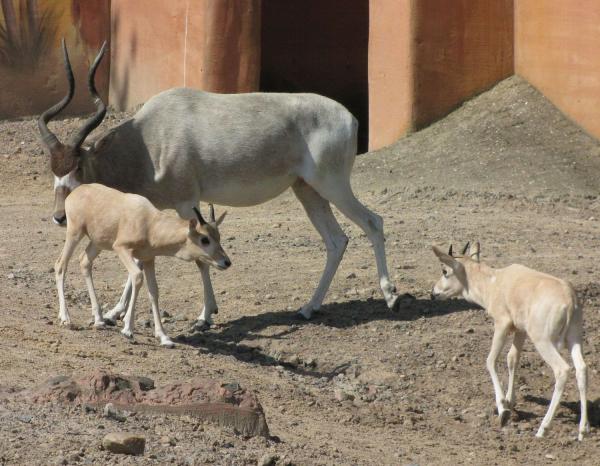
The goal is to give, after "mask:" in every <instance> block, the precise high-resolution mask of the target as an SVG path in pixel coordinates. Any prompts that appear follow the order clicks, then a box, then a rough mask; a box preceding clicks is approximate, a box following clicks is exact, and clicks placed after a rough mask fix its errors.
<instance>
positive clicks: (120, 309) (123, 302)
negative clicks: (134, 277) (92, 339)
mask: <svg viewBox="0 0 600 466" xmlns="http://www.w3.org/2000/svg"><path fill="white" fill-rule="evenodd" d="M134 261H135V263H136V264H137V266H138V267H139V269H140V270H142V269H143V268H144V264H142V262H141V261H139V260H137V259H134ZM131 287H132V284H131V276H129V275H127V281H126V282H125V286H124V287H123V293H122V294H121V297H120V298H119V302H118V303H117V305H116V306H115V307H113V308H112V309H111V310H110V311H109V312H107V313H106V314H105V315H104V320H105V321H106V322H107V323H109V324H112V325H114V324H116V322H117V320H118V319H122V318H123V316H124V315H125V311H126V310H127V307H128V306H129V298H130V297H131Z"/></svg>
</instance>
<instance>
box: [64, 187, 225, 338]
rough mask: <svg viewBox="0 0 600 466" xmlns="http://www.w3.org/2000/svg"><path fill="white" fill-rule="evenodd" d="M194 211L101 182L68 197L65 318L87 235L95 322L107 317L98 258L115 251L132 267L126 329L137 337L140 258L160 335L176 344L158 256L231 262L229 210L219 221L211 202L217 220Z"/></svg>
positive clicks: (84, 259)
mask: <svg viewBox="0 0 600 466" xmlns="http://www.w3.org/2000/svg"><path fill="white" fill-rule="evenodd" d="M194 210H195V213H196V216H197V219H192V220H183V219H181V218H179V217H177V216H175V215H172V214H168V213H166V212H161V211H159V210H158V209H156V208H155V207H154V206H153V205H152V204H151V203H150V201H149V200H148V199H146V198H145V197H142V196H139V195H136V194H125V193H122V192H120V191H117V190H115V189H112V188H108V187H106V186H103V185H100V184H95V183H94V184H85V185H81V186H79V187H78V188H77V189H75V190H74V191H73V192H72V193H71V194H70V195H69V196H68V197H67V199H66V202H65V212H66V216H67V219H68V222H67V238H66V241H65V246H64V248H63V251H62V254H61V255H60V258H59V259H58V261H57V262H56V266H55V271H56V284H57V287H58V297H59V302H60V312H59V318H60V320H61V322H62V323H63V324H66V325H68V324H69V323H70V318H69V313H68V311H67V306H66V303H65V294H64V274H65V272H66V270H67V265H68V263H69V259H70V258H71V256H72V254H73V252H74V251H75V248H76V247H77V244H79V242H80V241H81V239H82V238H83V237H84V236H87V237H88V238H89V239H90V243H89V245H88V246H87V248H86V250H85V251H84V252H83V253H82V254H81V257H80V264H81V271H82V273H83V275H84V277H85V281H86V284H87V287H88V291H89V294H90V301H91V303H92V313H93V316H94V326H96V327H102V326H104V325H105V322H104V320H103V319H102V315H101V314H100V306H99V305H98V299H97V298H96V293H95V291H94V283H93V281H92V263H93V261H94V259H95V258H96V257H97V256H98V254H99V253H100V251H101V250H113V251H115V252H116V253H117V254H118V256H119V258H120V259H121V261H122V262H123V264H124V265H125V267H126V268H127V270H128V272H129V277H130V279H131V282H132V283H133V290H132V293H133V294H132V296H131V300H130V302H129V308H128V310H127V314H126V316H125V325H124V327H123V330H122V333H123V334H124V335H125V336H127V337H132V336H133V323H134V318H135V301H136V298H137V295H138V293H139V290H140V287H141V286H142V281H143V277H142V270H140V267H138V265H137V264H136V262H135V260H134V259H137V260H138V261H140V263H141V264H142V269H143V274H144V275H145V276H146V281H147V284H148V293H149V295H150V300H151V302H152V314H153V317H154V334H155V336H156V337H157V338H159V339H160V342H161V344H162V345H164V346H173V342H172V341H171V340H170V339H169V337H168V336H167V335H166V334H165V331H164V329H163V327H162V323H161V321H160V314H159V308H158V287H157V285H156V277H155V273H154V258H155V257H156V256H175V257H178V258H179V259H183V260H185V261H201V262H203V263H205V264H208V265H213V266H215V267H216V268H218V269H220V270H224V269H226V268H228V267H229V266H230V265H231V262H230V260H229V258H228V257H227V255H226V254H225V252H224V251H223V248H222V247H221V245H220V243H219V240H220V236H219V231H218V225H219V224H220V223H221V222H222V221H223V218H224V216H225V214H223V215H222V216H221V217H220V218H219V219H218V220H215V219H214V211H213V210H212V207H211V222H206V221H205V220H204V218H202V215H201V214H200V211H199V210H198V209H196V208H194Z"/></svg>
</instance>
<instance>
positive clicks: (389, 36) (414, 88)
mask: <svg viewBox="0 0 600 466" xmlns="http://www.w3.org/2000/svg"><path fill="white" fill-rule="evenodd" d="M370 6H371V11H370V23H371V32H370V37H369V109H370V115H371V118H370V139H369V148H371V149H376V148H379V147H382V146H384V145H387V144H391V143H392V142H394V141H396V140H397V139H398V138H399V137H400V136H402V135H403V134H405V133H406V132H408V131H411V130H413V129H417V128H420V127H422V126H424V125H426V124H429V123H431V122H432V121H434V120H436V119H438V118H441V117H442V116H444V115H446V114H447V113H449V112H450V111H451V110H453V109H454V108H455V107H456V106H457V105H459V104H460V103H461V102H463V101H464V100H466V99H468V98H469V97H472V96H473V95H475V94H477V93H479V92H481V91H483V90H485V89H487V88H489V87H491V86H492V85H494V84H495V83H496V82H498V81H500V80H501V79H503V78H505V77H508V76H510V75H511V74H512V73H513V1H512V0H455V1H453V2H452V7H451V8H449V7H448V2H447V1H445V0H418V1H417V0H371V3H370Z"/></svg>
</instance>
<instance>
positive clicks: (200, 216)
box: [192, 206, 206, 225]
mask: <svg viewBox="0 0 600 466" xmlns="http://www.w3.org/2000/svg"><path fill="white" fill-rule="evenodd" d="M192 209H194V212H195V213H196V217H198V221H199V222H200V225H206V220H204V217H202V214H201V213H200V211H199V210H198V208H197V207H196V206H194V207H192Z"/></svg>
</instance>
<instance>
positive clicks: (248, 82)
mask: <svg viewBox="0 0 600 466" xmlns="http://www.w3.org/2000/svg"><path fill="white" fill-rule="evenodd" d="M111 14H112V41H113V44H114V46H113V47H112V54H111V59H112V63H113V67H112V73H111V79H110V90H111V100H110V101H111V104H112V105H114V106H115V107H116V108H119V109H129V108H132V107H135V106H136V105H138V104H140V103H143V102H145V101H146V100H148V99H149V98H150V97H152V96H153V95H155V94H157V93H159V92H160V91H163V90H165V89H169V88H171V87H179V86H188V87H196V88H203V89H206V90H211V91H217V92H240V91H251V90H256V89H257V88H258V73H259V63H260V42H259V40H260V0H248V1H244V2H243V3H241V2H238V1H237V0H169V1H164V0H112V12H111Z"/></svg>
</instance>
